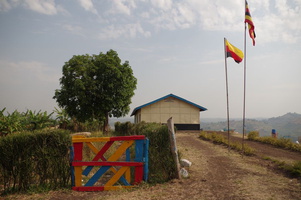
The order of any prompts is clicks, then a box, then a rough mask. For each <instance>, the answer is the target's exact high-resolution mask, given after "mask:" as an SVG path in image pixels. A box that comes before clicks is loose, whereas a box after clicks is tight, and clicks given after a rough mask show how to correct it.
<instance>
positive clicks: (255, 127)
mask: <svg viewBox="0 0 301 200" xmlns="http://www.w3.org/2000/svg"><path fill="white" fill-rule="evenodd" d="M201 128H202V129H203V130H215V131H219V130H223V129H225V128H227V121H226V119H225V120H224V121H219V122H216V121H215V122H206V120H204V121H202V123H201ZM230 129H235V131H237V132H239V133H242V132H243V127H242V120H231V121H230ZM272 129H276V131H277V133H278V136H279V137H285V138H291V139H292V141H296V140H297V138H298V136H301V114H298V113H287V114H285V115H283V116H280V117H273V118H269V119H260V120H259V119H246V127H245V130H246V133H248V132H250V131H259V134H260V136H269V135H270V134H271V131H272Z"/></svg>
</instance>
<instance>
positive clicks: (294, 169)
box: [263, 157, 301, 178]
mask: <svg viewBox="0 0 301 200" xmlns="http://www.w3.org/2000/svg"><path fill="white" fill-rule="evenodd" d="M263 159H264V160H269V161H272V162H273V163H274V164H276V166H277V167H278V169H280V170H283V171H284V172H286V173H288V175H290V176H292V177H296V178H300V177H301V161H295V162H294V163H293V164H287V163H286V162H284V161H279V160H276V159H272V158H270V157H264V158H263Z"/></svg>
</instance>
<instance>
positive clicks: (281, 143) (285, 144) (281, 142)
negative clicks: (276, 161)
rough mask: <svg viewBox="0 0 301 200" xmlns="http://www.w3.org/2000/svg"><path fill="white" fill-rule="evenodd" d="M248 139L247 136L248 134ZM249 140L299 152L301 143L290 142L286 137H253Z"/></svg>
mask: <svg viewBox="0 0 301 200" xmlns="http://www.w3.org/2000/svg"><path fill="white" fill-rule="evenodd" d="M248 139H250V138H249V136H248ZM251 140H254V141H258V142H262V143H265V144H270V145H273V146H275V147H278V148H283V149H288V150H292V151H298V152H301V145H300V144H295V143H293V142H291V140H290V139H287V138H279V139H278V138H274V137H254V138H252V139H251Z"/></svg>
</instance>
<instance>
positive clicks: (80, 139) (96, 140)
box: [72, 136, 110, 143]
mask: <svg viewBox="0 0 301 200" xmlns="http://www.w3.org/2000/svg"><path fill="white" fill-rule="evenodd" d="M108 141H110V137H90V138H77V137H76V138H74V136H73V137H72V142H73V143H75V142H108Z"/></svg>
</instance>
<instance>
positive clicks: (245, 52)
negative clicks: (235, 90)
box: [242, 2, 247, 155]
mask: <svg viewBox="0 0 301 200" xmlns="http://www.w3.org/2000/svg"><path fill="white" fill-rule="evenodd" d="M245 4H246V2H245ZM246 30H247V23H246V22H245V35H244V97H243V120H242V127H243V129H242V130H243V131H242V153H243V154H244V152H245V148H244V140H245V126H246V77H247V67H246V63H247V48H246V34H247V31H246ZM243 154H242V155H243Z"/></svg>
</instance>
